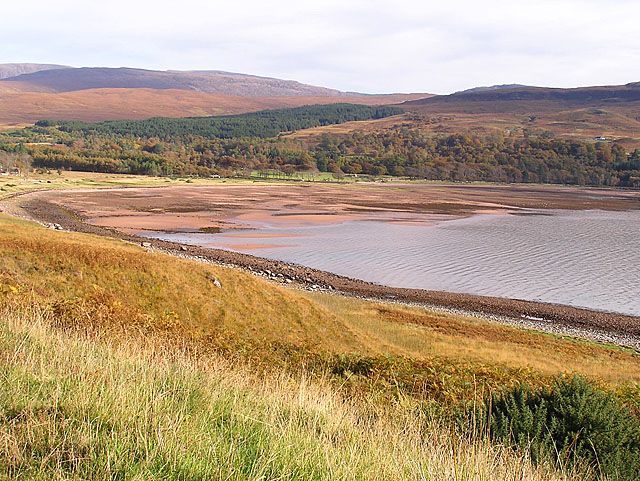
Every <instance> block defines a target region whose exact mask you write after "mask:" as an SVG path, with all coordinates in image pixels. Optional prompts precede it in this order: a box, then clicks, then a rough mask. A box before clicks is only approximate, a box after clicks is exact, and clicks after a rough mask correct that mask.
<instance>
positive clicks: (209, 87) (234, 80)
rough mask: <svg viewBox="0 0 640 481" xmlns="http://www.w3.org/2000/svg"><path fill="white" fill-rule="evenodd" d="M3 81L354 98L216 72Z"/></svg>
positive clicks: (122, 72) (81, 72)
mask: <svg viewBox="0 0 640 481" xmlns="http://www.w3.org/2000/svg"><path fill="white" fill-rule="evenodd" d="M4 82H17V83H19V84H20V85H21V86H22V88H23V89H25V90H29V89H30V90H31V91H48V92H74V91H78V90H89V89H105V88H108V89H112V88H149V89H159V90H166V89H178V90H191V91H196V92H206V93H215V94H222V95H235V96H242V97H279V96H313V97H320V96H321V97H326V96H328V97H343V96H350V95H357V94H350V93H346V92H341V91H339V90H334V89H329V88H324V87H316V86H312V85H306V84H303V83H300V82H296V81H293V80H280V79H275V78H270V77H258V76H255V75H245V74H239V73H231V72H222V71H218V70H210V71H184V72H183V71H157V70H143V69H134V68H73V69H56V70H41V71H37V72H33V73H27V74H24V75H18V76H14V77H12V78H10V79H6V80H4ZM360 95H361V94H360Z"/></svg>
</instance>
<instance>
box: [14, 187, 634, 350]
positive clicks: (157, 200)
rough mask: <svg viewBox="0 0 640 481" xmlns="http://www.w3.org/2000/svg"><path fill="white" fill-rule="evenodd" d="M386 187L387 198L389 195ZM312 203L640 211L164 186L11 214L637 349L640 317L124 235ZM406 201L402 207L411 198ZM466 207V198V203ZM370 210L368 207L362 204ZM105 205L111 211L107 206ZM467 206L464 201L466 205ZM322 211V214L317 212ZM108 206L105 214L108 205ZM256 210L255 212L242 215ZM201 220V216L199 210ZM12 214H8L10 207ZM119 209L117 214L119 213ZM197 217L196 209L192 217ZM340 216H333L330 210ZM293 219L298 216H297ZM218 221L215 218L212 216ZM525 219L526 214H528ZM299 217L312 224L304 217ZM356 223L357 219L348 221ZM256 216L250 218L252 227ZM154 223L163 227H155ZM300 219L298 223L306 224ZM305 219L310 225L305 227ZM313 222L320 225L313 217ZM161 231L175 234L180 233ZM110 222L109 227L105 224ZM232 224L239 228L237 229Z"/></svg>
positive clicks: (512, 198)
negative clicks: (381, 281)
mask: <svg viewBox="0 0 640 481" xmlns="http://www.w3.org/2000/svg"><path fill="white" fill-rule="evenodd" d="M387 189H389V190H387ZM307 199H308V201H309V204H308V206H309V209H313V210H314V211H315V212H316V214H315V215H316V216H317V212H318V211H321V212H336V214H326V215H320V216H317V217H321V218H322V219H325V218H328V217H332V216H333V215H348V214H351V213H352V212H354V206H358V205H359V206H360V207H359V208H358V209H356V210H355V213H354V214H353V215H355V216H364V217H359V218H366V216H367V215H370V214H371V212H372V211H373V210H375V211H376V212H382V213H383V215H385V216H388V217H389V218H390V220H394V219H395V220H396V221H397V220H399V219H403V218H404V219H405V220H406V218H407V216H411V215H412V214H421V215H424V214H433V215H436V216H440V217H437V219H439V220H440V221H442V220H443V219H444V217H442V216H451V217H452V218H458V217H460V216H468V215H472V214H473V213H474V212H477V211H478V210H482V209H490V210H492V211H501V212H502V211H504V212H505V213H507V212H514V211H515V212H518V211H521V210H523V209H545V208H553V209H562V208H565V209H580V208H583V209H605V210H628V209H638V208H640V201H639V199H640V197H639V194H638V193H637V192H624V191H606V190H605V191H603V190H596V189H569V188H552V187H529V186H526V187H511V186H506V187H498V186H470V187H466V186H452V187H448V186H443V185H434V186H431V185H426V186H425V187H422V186H417V187H416V186H414V185H410V186H407V187H402V186H397V185H394V186H370V185H367V186H352V185H350V186H326V185H322V186H316V185H312V186H307V185H303V186H297V185H296V186H291V185H276V186H265V185H257V186H229V187H227V186H221V187H212V188H209V187H207V188H191V187H186V188H184V191H183V190H182V188H180V189H178V188H162V189H119V190H108V191H106V190H103V191H88V192H78V191H74V192H46V193H45V192H39V193H32V194H28V195H24V196H21V197H16V198H14V199H13V201H12V206H10V207H9V210H10V211H12V212H13V213H18V212H22V213H23V214H25V215H28V216H30V217H32V218H35V219H37V220H39V221H41V222H44V223H56V224H59V225H60V226H61V227H62V228H64V229H68V230H72V231H79V232H87V233H93V234H98V235H105V236H110V237H116V238H120V239H123V240H127V241H131V242H136V243H144V245H145V246H148V247H150V248H155V249H160V250H163V251H166V252H168V253H171V254H174V255H179V256H186V257H191V258H196V259H199V260H202V261H208V262H214V263H218V264H223V265H230V266H236V267H240V268H243V269H246V270H247V271H250V272H253V273H255V274H258V275H262V276H264V277H267V278H270V279H272V280H275V281H278V282H282V283H291V284H293V285H299V286H304V287H307V288H311V289H313V290H317V289H321V290H327V291H337V292H339V293H341V294H344V295H353V296H359V297H366V298H374V299H383V300H392V301H396V302H409V303H418V304H420V305H427V306H435V307H436V308H439V309H444V310H450V311H452V312H463V313H465V314H466V315H479V316H483V317H489V318H495V319H497V320H499V321H501V322H507V323H511V324H516V325H522V326H524V327H529V328H534V329H539V330H543V331H548V332H555V333H560V334H567V335H574V336H577V337H583V338H587V339H593V340H597V341H602V342H611V343H615V344H619V345H625V346H631V347H634V348H636V349H640V318H638V317H635V316H629V315H621V314H614V313H608V312H601V311H593V310H588V309H581V308H575V307H569V306H563V305H557V304H548V303H541V302H532V301H521V300H513V299H504V298H496V297H487V296H477V295H467V294H456V293H449V292H441V291H426V290H420V289H405V288H390V287H387V286H382V285H378V284H372V283H368V282H364V281H360V280H357V279H350V278H347V277H343V276H338V275H335V274H331V273H328V272H323V271H319V270H315V269H310V268H307V267H304V266H300V265H295V264H290V263H284V262H278V261H273V260H268V259H263V258H260V257H255V256H252V255H248V254H239V253H235V252H230V251H226V250H220V249H217V250H216V249H207V248H203V247H197V246H187V245H181V244H177V243H174V242H167V241H162V240H150V239H143V238H141V237H138V236H136V235H132V234H130V233H127V232H126V230H129V229H134V230H135V228H136V227H137V228H138V229H139V225H136V223H135V222H134V220H135V218H138V220H139V218H144V217H145V216H147V215H151V217H153V213H152V212H151V211H152V210H154V209H156V212H157V209H160V210H162V212H158V213H159V214H161V215H163V217H161V218H160V220H162V222H163V221H164V220H165V219H166V217H164V215H166V214H167V213H168V212H170V213H171V214H175V215H176V216H178V218H180V219H182V218H183V216H187V217H190V218H191V219H192V220H193V219H196V220H198V222H194V223H193V224H191V225H190V228H194V229H195V228H198V229H200V228H202V227H203V225H201V222H200V221H201V220H202V219H203V217H202V215H201V214H202V213H203V212H208V213H209V215H210V216H211V217H210V218H207V219H206V220H207V222H212V221H213V220H217V221H220V220H224V222H227V223H231V224H234V222H235V221H233V222H231V221H230V219H235V218H236V217H239V216H241V215H242V214H243V213H244V214H248V215H250V216H253V215H258V218H262V217H260V216H265V215H266V216H267V218H273V217H277V218H288V219H291V218H294V219H295V217H296V216H295V215H284V216H283V215H280V216H273V214H274V212H275V213H282V212H283V211H287V209H291V210H290V211H289V212H291V211H292V210H294V209H295V211H297V212H298V213H299V212H300V211H301V206H302V205H304V202H306V201H307ZM405 199H406V200H407V202H404V200H405ZM465 199H468V200H466V201H465ZM365 201H366V202H370V204H371V205H370V206H368V207H367V206H366V205H365ZM102 202H104V204H102ZM465 202H466V203H465ZM318 204H322V210H320V209H318ZM105 206H108V207H105ZM252 207H253V208H254V211H257V213H256V212H251V211H249V212H247V211H246V210H245V209H250V208H252ZM196 208H197V209H198V210H197V211H195V213H197V214H198V215H193V214H194V209H196ZM5 209H7V207H6V206H5ZM119 209H120V210H119ZM189 209H191V211H190V210H189ZM329 209H333V210H329ZM295 211H294V212H295ZM118 213H123V214H124V215H125V217H124V218H125V219H126V222H124V223H123V224H119V225H116V226H113V225H110V226H108V227H103V226H101V225H94V224H92V223H91V222H96V219H102V220H104V219H106V218H108V219H109V220H110V221H111V220H112V219H123V217H122V216H118V215H117V214H118ZM212 213H215V215H212ZM522 213H527V211H526V210H524V211H522ZM298 217H303V218H306V217H308V216H305V215H302V216H298ZM349 218H353V217H349ZM253 219H254V218H253V217H252V220H253ZM156 220H157V219H156ZM243 220H246V217H245V218H244V219H243V218H242V217H240V221H243ZM301 221H302V219H295V222H301ZM306 221H308V219H306ZM313 221H314V222H315V221H322V220H318V219H316V218H315V217H314V219H313ZM162 222H159V224H153V223H151V224H149V225H154V226H156V225H161V226H164V227H168V228H171V227H172V226H173V225H177V224H172V225H167V224H166V223H165V224H163V223H162ZM102 223H104V224H108V223H107V222H102ZM234 225H235V224H234Z"/></svg>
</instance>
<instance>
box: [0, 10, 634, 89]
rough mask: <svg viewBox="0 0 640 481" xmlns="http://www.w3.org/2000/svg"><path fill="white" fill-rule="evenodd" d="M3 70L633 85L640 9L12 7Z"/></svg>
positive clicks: (404, 84) (435, 84)
mask: <svg viewBox="0 0 640 481" xmlns="http://www.w3.org/2000/svg"><path fill="white" fill-rule="evenodd" d="M1 12H2V13H1V15H2V20H3V21H2V27H1V28H0V63H9V62H39V63H62V64H68V65H73V66H107V67H118V66H127V67H140V68H150V69H185V70H187V69H211V70H227V71H233V72H242V73H252V74H257V75H265V76H272V77H279V78H286V79H294V80H299V81H301V82H305V83H310V84H315V85H322V86H326V87H333V88H338V89H341V90H351V91H360V92H371V93H374V92H375V93H378V92H380V93H381V92H434V93H448V92H452V91H456V90H461V89H464V88H469V87H474V86H479V85H493V84H502V83H522V84H528V85H545V86H557V87H570V86H580V85H597V84H599V85H602V84H622V83H628V82H632V81H640V0H606V1H596V0H535V1H533V0H531V1H523V0H511V1H502V0H489V1H486V0H476V1H473V0H440V1H430V0H422V1H409V0H393V1H379V0H315V1H310V2H304V1H302V0H297V1H293V0H263V1H260V0H227V1H212V0H172V1H166V0H104V1H100V2H97V1H96V2H94V1H91V0H83V1H79V0H56V1H50V0H20V1H17V2H15V1H12V2H2V9H1Z"/></svg>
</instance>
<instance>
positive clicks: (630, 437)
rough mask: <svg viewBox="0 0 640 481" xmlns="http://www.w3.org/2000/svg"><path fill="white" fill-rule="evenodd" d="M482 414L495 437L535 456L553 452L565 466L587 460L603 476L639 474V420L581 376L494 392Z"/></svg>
mask: <svg viewBox="0 0 640 481" xmlns="http://www.w3.org/2000/svg"><path fill="white" fill-rule="evenodd" d="M483 419H484V421H485V422H484V429H486V430H487V432H488V434H489V435H490V436H491V437H492V438H493V439H494V440H495V441H497V442H502V443H505V444H508V445H511V446H514V447H517V448H520V449H522V450H526V451H528V452H529V453H530V455H531V457H532V458H533V460H534V461H536V462H539V461H541V460H543V459H549V458H551V459H552V460H553V461H555V462H557V463H558V464H559V465H560V466H565V467H567V468H568V467H571V466H574V465H575V464H576V463H578V464H585V463H586V464H590V465H591V466H592V468H593V470H594V471H595V472H597V473H599V474H600V476H599V477H601V478H607V479H611V480H620V481H622V480H625V481H638V480H639V479H640V420H639V419H638V418H637V417H635V416H633V415H632V414H631V412H630V411H629V410H628V409H627V408H625V407H624V406H623V405H622V404H621V403H620V401H619V400H618V399H617V398H615V397H614V396H613V395H611V394H609V393H607V392H605V391H603V390H601V389H599V388H597V387H595V386H593V385H592V384H590V383H589V382H587V381H585V380H584V379H582V378H580V377H574V378H572V379H564V378H563V379H560V380H558V381H557V382H556V383H555V384H554V385H553V386H552V387H551V388H547V389H539V390H533V389H531V388H530V387H528V386H519V387H517V388H515V389H513V390H511V391H509V392H507V393H506V394H502V395H497V396H493V397H492V398H491V400H490V402H488V403H487V404H486V406H485V411H484V417H483Z"/></svg>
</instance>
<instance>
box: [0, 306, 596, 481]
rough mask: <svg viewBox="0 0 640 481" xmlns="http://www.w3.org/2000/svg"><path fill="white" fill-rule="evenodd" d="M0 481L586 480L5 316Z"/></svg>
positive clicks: (318, 393) (345, 406) (318, 388)
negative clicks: (210, 480) (163, 480)
mask: <svg viewBox="0 0 640 481" xmlns="http://www.w3.org/2000/svg"><path fill="white" fill-rule="evenodd" d="M0 318H1V319H2V322H1V323H0V365H1V366H2V373H3V382H2V387H1V388H0V466H1V467H2V470H1V473H0V479H12V480H50V479H77V480H80V479H92V480H102V479H104V480H106V479H123V480H125V479H126V480H129V479H131V480H134V479H136V480H141V479H166V480H201V479H230V480H241V479H242V480H245V479H247V480H265V479H283V480H284V479H291V480H293V479H314V480H324V479H326V480H329V479H331V480H341V479H344V480H357V479H362V480H377V479H380V480H382V479H395V480H400V479H411V480H416V479H422V480H438V481H445V480H456V481H460V480H522V481H543V480H545V481H546V480H548V481H552V480H566V481H570V480H578V479H584V476H583V475H578V474H575V475H569V474H562V473H558V472H555V471H553V470H551V469H550V468H548V467H547V466H544V465H543V466H538V467H536V468H534V467H532V465H531V463H530V462H529V460H528V459H526V458H525V457H521V456H518V455H517V454H516V453H514V452H511V451H508V450H505V449H501V448H499V447H495V446H490V445H489V444H487V443H486V442H483V441H481V440H477V439H467V438H463V437H459V436H457V435H454V434H452V433H451V432H450V431H448V430H446V429H445V428H443V427H440V426H438V425H437V424H435V423H434V422H433V420H430V419H429V418H428V416H425V415H424V414H421V411H420V410H418V409H417V406H416V405H413V404H411V403H405V404H403V405H398V406H396V407H391V408H388V409H385V410H379V409H378V410H375V409H374V408H371V407H370V408H369V409H368V410H364V409H363V408H362V406H356V405H354V404H352V403H350V402H348V401H345V400H344V398H343V397H342V396H341V395H340V393H338V392H336V390H335V388H333V387H332V385H331V384H330V383H328V382H326V381H324V380H322V379H314V380H310V379H305V378H303V379H300V378H295V379H294V378H291V377H288V376H286V375H272V376H269V377H258V376H256V375H255V374H253V373H252V372H251V370H249V369H247V368H246V367H243V366H238V365H235V366H234V365H231V364H229V363H228V362H227V361H225V360H224V359H221V358H219V357H217V356H208V357H200V358H197V359H194V358H193V357H191V356H189V355H188V354H186V353H184V352H180V351H177V350H175V349H173V348H166V347H162V346H161V345H159V344H151V345H147V346H146V347H144V348H143V347H141V346H140V344H139V343H137V342H127V341H126V340H125V341H124V342H121V343H119V344H117V345H114V344H113V343H101V342H96V340H95V339H92V338H87V337H85V336H82V335H79V334H69V333H62V332H60V331H57V330H52V329H51V325H52V323H53V324H55V322H56V319H55V318H52V317H51V316H50V314H48V313H46V312H43V311H41V310H37V309H36V310H28V309H27V310H24V309H21V310H17V311H16V310H14V311H12V312H9V311H7V310H2V311H0Z"/></svg>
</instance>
